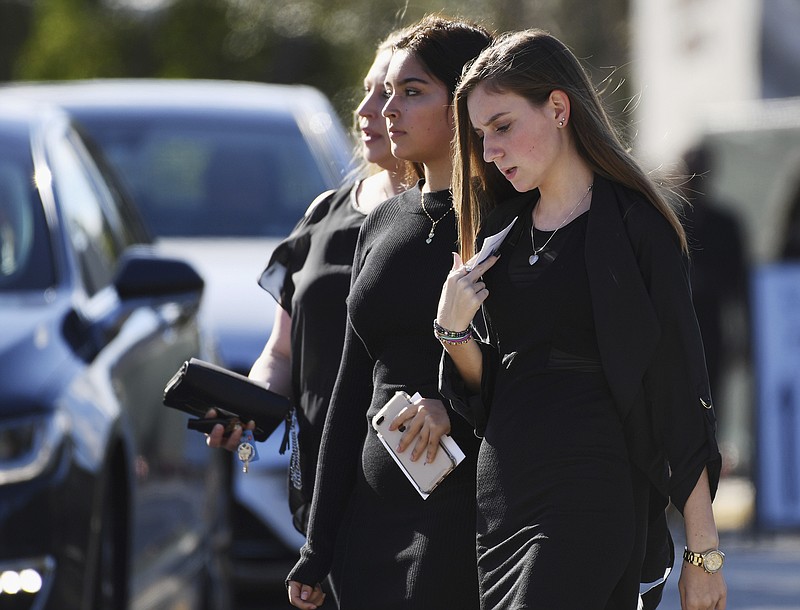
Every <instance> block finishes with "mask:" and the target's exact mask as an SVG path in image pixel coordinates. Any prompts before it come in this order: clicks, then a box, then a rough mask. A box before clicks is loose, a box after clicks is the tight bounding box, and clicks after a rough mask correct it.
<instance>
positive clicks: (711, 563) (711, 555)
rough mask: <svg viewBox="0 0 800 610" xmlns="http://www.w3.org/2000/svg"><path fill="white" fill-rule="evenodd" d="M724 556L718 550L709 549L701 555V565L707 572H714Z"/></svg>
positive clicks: (718, 567) (720, 565) (720, 564)
mask: <svg viewBox="0 0 800 610" xmlns="http://www.w3.org/2000/svg"><path fill="white" fill-rule="evenodd" d="M724 558H725V556H724V555H723V554H722V553H721V552H719V551H709V552H708V553H706V554H705V555H704V556H703V567H704V568H705V569H706V571H708V572H712V573H713V572H716V571H718V570H719V569H720V568H721V567H722V562H723V560H724Z"/></svg>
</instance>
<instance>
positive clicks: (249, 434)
mask: <svg viewBox="0 0 800 610" xmlns="http://www.w3.org/2000/svg"><path fill="white" fill-rule="evenodd" d="M236 455H237V457H238V458H239V461H240V462H242V472H243V473H245V474H246V473H247V471H248V470H249V468H250V462H255V461H256V460H258V451H257V450H256V446H255V441H254V440H253V431H252V430H245V431H244V433H243V434H242V442H241V443H239V447H237V449H236Z"/></svg>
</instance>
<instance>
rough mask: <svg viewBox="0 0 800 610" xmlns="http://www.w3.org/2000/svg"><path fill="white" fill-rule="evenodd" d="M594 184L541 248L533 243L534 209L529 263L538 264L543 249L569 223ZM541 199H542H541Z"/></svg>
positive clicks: (534, 212)
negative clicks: (531, 252) (531, 251)
mask: <svg viewBox="0 0 800 610" xmlns="http://www.w3.org/2000/svg"><path fill="white" fill-rule="evenodd" d="M593 185H594V183H592V184H590V185H589V188H588V189H586V192H585V193H584V194H583V197H581V198H580V199H579V200H578V203H576V204H575V207H574V208H572V210H570V213H569V214H567V217H566V218H565V219H564V220H562V221H561V224H560V225H558V226H557V227H556V229H555V231H553V232H552V233H551V234H550V237H548V238H547V241H546V242H544V245H543V246H542V247H541V248H537V247H536V244H535V243H533V229H534V225H535V224H536V210H535V209H534V211H533V217H532V218H531V247H532V248H533V254H531V255H530V257H529V258H528V264H529V265H531V266H533V265H535V264H536V261H538V260H539V252H541V251H542V250H544V249H545V248H546V247H547V244H549V243H550V240H551V239H553V237H554V236H555V234H556V233H558V230H559V229H560V228H561V227H563V226H564V225H565V224H566V223H567V221H568V220H569V218H570V216H572V215H573V214H574V213H575V210H577V209H578V206H579V205H580V204H582V203H583V200H584V199H586V196H587V195H588V194H589V193H591V192H592V186H593ZM539 201H541V199H540V200H539ZM537 207H538V204H537Z"/></svg>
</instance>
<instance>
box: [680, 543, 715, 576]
mask: <svg viewBox="0 0 800 610" xmlns="http://www.w3.org/2000/svg"><path fill="white" fill-rule="evenodd" d="M683 559H684V561H688V562H689V563H691V564H692V565H693V566H697V567H698V568H703V569H704V570H705V571H706V572H708V573H709V574H716V573H717V572H719V571H720V570H721V569H722V564H723V563H725V553H723V552H722V551H720V550H719V549H709V550H708V551H705V552H703V553H695V552H693V551H690V550H689V549H688V547H683Z"/></svg>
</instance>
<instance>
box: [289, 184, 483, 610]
mask: <svg viewBox="0 0 800 610" xmlns="http://www.w3.org/2000/svg"><path fill="white" fill-rule="evenodd" d="M424 197H425V206H426V209H427V211H428V213H429V214H430V215H431V217H433V218H434V219H439V218H442V220H441V221H440V222H438V224H437V226H436V232H435V235H434V237H433V239H432V240H431V243H426V238H427V236H428V233H429V231H430V229H431V224H432V223H431V220H430V219H429V217H428V216H427V215H426V214H425V213H424V211H423V209H422V206H421V200H420V190H419V187H417V188H413V189H410V190H408V191H406V192H405V193H403V194H401V195H399V196H397V197H394V198H392V199H389V200H388V201H386V202H384V203H382V204H381V205H380V206H379V207H378V208H377V209H376V210H374V211H373V212H372V213H371V214H370V215H369V216H368V218H367V220H366V221H365V223H364V225H363V227H362V229H361V233H360V236H359V243H358V247H357V249H356V257H355V260H354V263H353V282H352V288H351V292H350V297H349V301H348V326H347V330H346V336H345V350H344V354H343V356H342V366H341V368H340V370H339V375H338V378H337V381H336V387H335V389H334V395H333V399H332V402H331V405H330V409H329V411H328V417H327V420H326V422H325V430H324V434H323V440H322V449H321V454H320V460H319V468H318V470H317V479H316V486H315V488H316V492H315V494H314V500H313V504H312V511H311V519H310V522H309V532H308V539H307V542H306V544H305V546H304V547H303V548H302V550H301V558H300V561H299V562H298V564H297V565H296V566H295V568H294V569H293V570H292V573H291V574H290V576H289V578H290V579H291V580H297V581H300V582H303V583H308V584H313V583H317V582H320V581H321V580H322V579H323V578H324V577H325V575H326V574H327V573H328V571H329V570H331V576H332V580H333V583H334V587H335V589H336V591H337V595H338V597H339V598H340V599H339V601H340V604H341V607H346V608H374V607H380V608H383V609H389V608H404V609H405V608H408V609H411V608H414V609H415V610H417V609H424V608H445V607H451V608H466V609H469V608H477V607H478V600H477V577H476V566H475V561H476V559H475V514H474V502H475V497H474V496H475V453H476V452H477V446H478V442H477V439H476V438H475V436H474V435H473V433H472V430H471V428H470V427H469V426H468V425H467V424H466V422H465V421H463V420H462V419H461V418H460V417H457V416H455V415H454V414H453V415H451V424H452V436H453V438H454V439H455V440H456V442H457V443H458V444H459V445H460V446H461V448H462V450H463V451H464V453H465V454H466V455H467V458H466V459H465V460H464V462H462V463H461V464H460V465H459V466H458V467H457V468H456V469H455V471H454V472H453V473H451V474H450V475H449V476H448V477H447V479H445V481H444V482H443V483H442V484H441V485H440V486H439V487H437V488H436V489H435V490H434V491H433V493H432V494H431V495H430V496H429V497H428V498H427V499H425V500H423V499H422V498H421V497H420V496H419V495H418V494H417V492H416V491H415V490H414V488H413V487H412V486H411V484H410V483H409V482H408V480H407V479H406V478H405V476H404V475H403V474H402V472H401V471H400V469H399V468H398V466H397V465H396V464H395V463H394V461H393V460H392V458H391V457H390V456H389V454H388V452H387V451H386V449H385V448H384V447H383V445H381V443H380V442H379V440H378V439H377V436H376V434H375V432H374V431H373V430H372V428H371V426H370V424H369V421H370V420H371V418H372V416H373V415H374V414H375V413H376V412H377V411H378V410H379V409H380V408H381V407H382V406H383V405H384V404H385V403H386V402H387V401H388V400H389V399H390V398H391V397H392V396H393V395H394V393H395V392H396V391H398V390H405V391H406V392H408V393H409V394H413V393H414V392H419V393H420V394H421V395H422V396H423V397H429V398H439V397H440V396H439V394H438V390H437V377H438V363H439V357H440V355H441V351H442V349H441V346H440V345H439V343H438V342H437V341H436V339H435V338H434V336H433V331H432V321H433V319H434V318H435V317H436V308H437V304H438V299H439V295H440V293H441V288H442V284H443V282H444V280H445V278H446V276H447V274H448V272H449V270H450V268H451V267H452V262H453V255H452V252H453V251H454V250H455V243H456V229H455V219H454V213H453V212H452V211H451V197H450V193H449V191H443V192H437V193H431V194H428V193H426V194H425V195H424Z"/></svg>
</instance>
